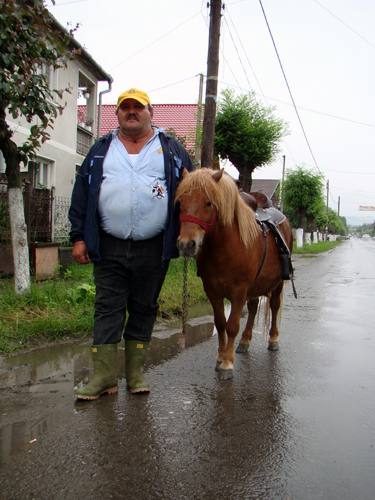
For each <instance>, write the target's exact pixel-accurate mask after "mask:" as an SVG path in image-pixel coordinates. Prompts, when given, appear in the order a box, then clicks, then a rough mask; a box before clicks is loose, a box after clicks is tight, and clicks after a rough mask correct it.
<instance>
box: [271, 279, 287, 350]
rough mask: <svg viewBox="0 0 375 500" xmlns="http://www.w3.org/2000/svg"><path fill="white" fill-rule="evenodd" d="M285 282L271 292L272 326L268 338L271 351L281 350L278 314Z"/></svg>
mask: <svg viewBox="0 0 375 500" xmlns="http://www.w3.org/2000/svg"><path fill="white" fill-rule="evenodd" d="M283 286H284V282H283V281H281V282H280V283H279V284H278V285H277V287H276V288H275V290H274V291H273V292H272V294H271V298H270V308H271V316H272V318H271V328H270V338H269V340H268V349H269V350H270V351H278V350H279V329H278V327H277V320H278V314H279V310H280V305H281V292H282V291H283Z"/></svg>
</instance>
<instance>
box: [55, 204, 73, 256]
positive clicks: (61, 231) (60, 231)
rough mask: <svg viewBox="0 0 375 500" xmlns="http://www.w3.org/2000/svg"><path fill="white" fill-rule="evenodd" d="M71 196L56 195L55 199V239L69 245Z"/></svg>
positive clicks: (56, 241)
mask: <svg viewBox="0 0 375 500" xmlns="http://www.w3.org/2000/svg"><path fill="white" fill-rule="evenodd" d="M70 201H71V198H67V197H63V196H56V197H55V198H54V200H53V241H54V242H55V243H60V245H62V246H67V245H69V232H70V222H69V219H68V212H69V207H70Z"/></svg>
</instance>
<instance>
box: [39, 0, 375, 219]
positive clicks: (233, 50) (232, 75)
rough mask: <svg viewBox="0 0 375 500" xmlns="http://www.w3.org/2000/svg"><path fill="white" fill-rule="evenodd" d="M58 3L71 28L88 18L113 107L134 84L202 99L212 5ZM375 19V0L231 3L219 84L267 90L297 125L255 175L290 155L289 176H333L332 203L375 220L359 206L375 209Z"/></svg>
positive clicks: (155, 93) (88, 36)
mask: <svg viewBox="0 0 375 500" xmlns="http://www.w3.org/2000/svg"><path fill="white" fill-rule="evenodd" d="M47 5H48V6H49V9H50V11H51V13H52V14H53V15H54V16H55V17H56V18H57V19H58V20H59V21H60V23H61V24H63V25H64V26H66V25H67V23H72V25H73V26H74V25H75V24H76V23H80V28H79V30H78V31H77V33H76V34H75V37H76V39H77V40H78V41H79V42H80V43H81V45H83V46H84V47H85V48H86V49H87V50H88V52H89V53H90V54H91V56H92V57H93V58H94V59H95V60H96V61H97V62H98V63H99V64H100V65H101V66H102V67H103V69H104V70H105V71H106V72H107V73H109V74H110V75H111V76H112V77H113V79H114V83H113V90H112V92H111V93H110V94H106V95H105V97H104V103H105V104H114V103H115V102H116V100H117V97H118V95H119V94H120V93H121V92H122V91H124V90H126V89H128V88H130V87H137V88H140V89H142V90H145V91H146V92H148V94H149V96H150V99H151V101H152V102H153V103H154V104H170V103H173V104H180V103H187V104H190V103H196V102H197V101H198V92H199V77H198V75H199V74H200V73H203V74H206V71H207V48H208V27H209V9H208V8H207V2H206V1H202V0H189V1H187V0H159V1H155V0H137V1H136V2H134V1H130V0H105V1H103V0H56V5H55V6H52V5H51V2H50V1H48V2H47ZM262 5H263V9H264V13H265V16H266V18H267V21H268V26H269V29H268V26H267V23H266V20H265V16H264V14H263V11H262ZM374 24H375V2H374V0H319V1H318V0H283V1H280V0H262V1H261V2H260V1H259V0H230V1H228V3H225V10H224V11H223V17H222V24H221V44H220V47H221V49H220V67H219V82H220V83H219V90H220V89H224V88H227V87H231V88H234V89H235V90H236V92H238V93H245V92H248V91H255V92H256V94H257V98H258V99H259V100H261V101H262V103H263V104H265V105H272V106H276V110H275V112H274V113H275V115H276V116H278V117H280V118H282V119H283V120H284V121H286V122H287V123H288V124H289V125H288V128H289V131H290V134H289V135H288V136H287V137H285V139H284V140H283V142H282V144H281V148H282V150H281V152H280V155H279V157H278V158H277V160H276V161H275V162H274V163H273V164H272V165H270V166H267V167H264V168H262V169H258V170H256V171H255V172H254V175H253V178H257V179H261V178H267V179H281V177H282V169H283V160H282V157H283V155H285V157H286V172H288V170H291V169H294V168H295V167H296V166H297V165H301V166H304V167H306V168H309V169H311V170H312V171H313V172H314V173H317V172H321V173H322V174H323V175H324V178H325V181H324V182H325V183H327V181H329V206H330V207H331V208H333V209H334V210H336V211H337V209H338V199H339V197H340V215H343V216H345V217H346V218H347V221H348V222H349V223H352V224H360V223H363V222H368V223H370V222H373V221H374V220H375V212H362V211H359V205H367V206H372V205H373V206H375V103H374V92H375V32H374ZM269 30H270V31H271V33H272V37H273V39H272V37H271V35H270V32H269ZM273 42H274V43H273ZM274 45H275V46H276V49H277V53H278V56H279V59H280V61H281V65H282V67H283V71H284V74H285V77H286V80H287V83H288V84H287V83H286V81H285V78H284V75H283V71H282V69H281V66H280V62H279V59H278V56H277V53H276V50H275V46H274ZM106 87H107V85H106V84H104V85H102V86H101V87H100V90H103V89H104V88H106ZM288 87H289V90H288ZM293 101H294V103H295V106H296V108H297V111H298V114H297V112H296V110H295V108H294V106H293ZM301 124H302V126H301ZM229 171H230V173H231V174H235V173H236V172H237V171H236V170H231V169H229ZM325 194H326V191H325Z"/></svg>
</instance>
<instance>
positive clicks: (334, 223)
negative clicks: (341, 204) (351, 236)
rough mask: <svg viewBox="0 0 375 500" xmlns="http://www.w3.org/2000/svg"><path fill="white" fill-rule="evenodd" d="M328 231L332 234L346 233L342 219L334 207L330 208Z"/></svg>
mask: <svg viewBox="0 0 375 500" xmlns="http://www.w3.org/2000/svg"><path fill="white" fill-rule="evenodd" d="M328 232H329V233H330V234H341V235H344V234H346V230H345V226H344V224H343V221H342V219H341V218H340V217H339V216H338V215H337V213H336V212H335V211H334V210H332V208H328Z"/></svg>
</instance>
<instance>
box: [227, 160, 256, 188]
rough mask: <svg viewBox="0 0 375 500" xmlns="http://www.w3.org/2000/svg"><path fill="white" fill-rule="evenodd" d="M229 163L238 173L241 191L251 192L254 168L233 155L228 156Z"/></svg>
mask: <svg viewBox="0 0 375 500" xmlns="http://www.w3.org/2000/svg"><path fill="white" fill-rule="evenodd" d="M228 158H229V161H230V162H231V163H232V164H233V165H234V166H235V167H236V169H237V170H238V172H239V174H240V175H239V179H238V180H239V183H240V187H241V189H243V190H244V191H245V193H250V192H251V185H252V183H253V179H252V173H253V170H254V168H255V167H253V166H252V165H251V164H249V163H248V162H247V161H246V160H244V159H243V158H239V157H237V156H234V155H229V156H228Z"/></svg>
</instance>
